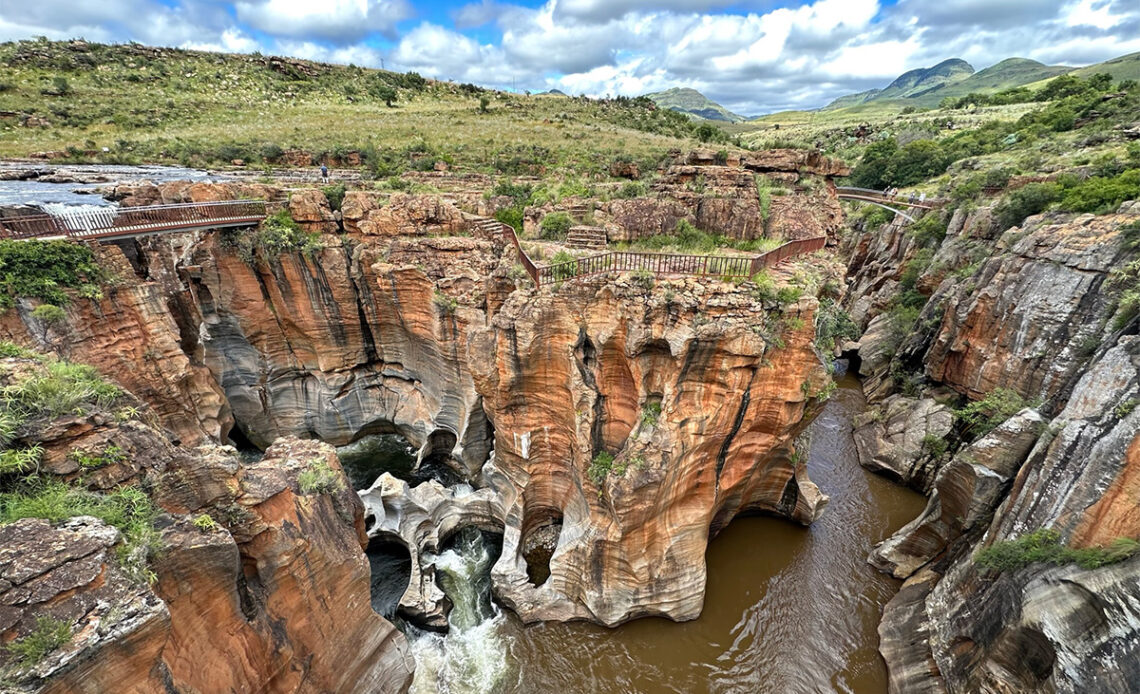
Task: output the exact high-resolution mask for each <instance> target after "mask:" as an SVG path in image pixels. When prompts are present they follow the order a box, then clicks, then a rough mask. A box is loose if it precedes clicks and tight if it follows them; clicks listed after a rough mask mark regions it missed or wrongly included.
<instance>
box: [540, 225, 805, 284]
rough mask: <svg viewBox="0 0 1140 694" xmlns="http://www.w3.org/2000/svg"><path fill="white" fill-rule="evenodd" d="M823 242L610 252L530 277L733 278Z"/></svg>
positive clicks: (544, 268) (546, 279)
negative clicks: (755, 250)
mask: <svg viewBox="0 0 1140 694" xmlns="http://www.w3.org/2000/svg"><path fill="white" fill-rule="evenodd" d="M825 245H827V237H826V236H816V237H813V238H810V239H800V240H798V241H789V242H787V243H785V244H783V245H781V246H779V247H777V248H774V249H772V250H770V251H768V252H767V253H761V254H760V255H757V256H743V255H736V256H729V255H683V254H674V253H650V252H637V251H610V252H607V253H599V254H596V255H591V256H586V257H583V258H576V259H574V260H568V261H565V262H561V263H554V264H553V265H542V266H539V267H538V268H537V270H538V273H537V277H534V276H532V279H535V285H536V286H542V284H543V283H544V282H545V283H549V282H562V281H565V280H571V279H577V278H579V277H590V276H593V275H600V274H603V273H606V272H631V271H632V272H637V271H647V272H651V273H653V274H654V275H655V276H665V275H695V276H698V277H725V278H732V279H735V278H739V277H752V276H753V275H755V274H756V273H757V272H760V270H762V269H764V268H770V267H774V266H775V265H777V264H779V263H781V262H783V261H784V260H787V259H788V258H790V257H792V256H796V255H802V254H805V253H812V252H814V251H818V250H821V249H822V248H823V247H824V246H825ZM524 257H525V254H524ZM528 260H529V258H528ZM524 265H525V263H524Z"/></svg>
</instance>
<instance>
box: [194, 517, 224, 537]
mask: <svg viewBox="0 0 1140 694" xmlns="http://www.w3.org/2000/svg"><path fill="white" fill-rule="evenodd" d="M193 523H194V527H195V528H197V529H199V530H201V531H202V532H204V533H212V532H214V531H216V530H218V529H219V528H221V527H222V526H221V525H219V524H218V521H216V520H214V518H213V517H212V516H211V515H210V514H208V513H203V514H202V515H200V516H195V518H194V521H193Z"/></svg>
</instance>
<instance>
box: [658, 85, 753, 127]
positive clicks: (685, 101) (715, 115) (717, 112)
mask: <svg viewBox="0 0 1140 694" xmlns="http://www.w3.org/2000/svg"><path fill="white" fill-rule="evenodd" d="M645 96H647V97H648V98H649V99H651V100H652V101H653V103H655V104H657V105H658V106H660V107H661V108H669V109H673V110H674V111H680V112H681V113H687V114H689V115H690V116H693V117H694V118H704V119H705V120H718V121H724V122H727V123H740V122H743V121H744V120H746V119H745V118H744V117H743V116H739V115H737V114H735V113H733V112H732V111H729V110H728V109H727V108H725V107H724V106H721V105H720V104H718V103H717V102H715V101H712V100H711V99H709V98H708V97H706V96H705V95H704V94H701V93H700V92H698V91H697V90H696V89H688V88H684V87H674V88H672V89H668V90H666V91H663V92H654V93H653V94H646V95H645Z"/></svg>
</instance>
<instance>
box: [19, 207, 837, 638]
mask: <svg viewBox="0 0 1140 694" xmlns="http://www.w3.org/2000/svg"><path fill="white" fill-rule="evenodd" d="M307 199H308V198H306V197H305V196H301V195H299V194H295V195H293V196H292V198H291V202H290V206H291V208H294V207H298V206H304V205H307V204H308V203H306V202H305V200H307ZM400 200H401V199H400V198H399V197H398V196H394V197H393V199H392V200H389V201H387V202H386V203H385V204H384V205H382V206H379V207H370V206H375V205H376V204H377V203H376V201H375V200H372V199H371V198H370V197H369V196H367V195H365V194H351V195H350V196H348V197H347V198H346V202H345V208H346V211H349V212H350V214H349V215H348V216H347V217H345V219H346V220H347V219H349V218H351V219H353V220H356V221H354V222H353V224H356V227H355V228H356V229H358V230H359V233H357V232H353V233H350V234H347V235H344V236H334V235H328V234H326V235H324V236H322V237H321V239H320V241H321V247H319V248H316V249H315V250H310V251H308V252H306V253H304V254H303V253H280V254H277V253H272V254H271V253H267V252H264V250H258V251H257V252H256V253H255V254H254V255H252V256H245V255H243V251H242V244H241V243H238V242H237V240H236V239H235V238H234V237H233V236H232V233H231V234H212V233H206V234H185V235H166V236H159V237H151V238H147V239H142V240H140V241H139V243H138V245H137V246H136V247H132V248H129V249H127V250H128V251H129V252H130V253H129V255H131V256H132V257H133V260H134V263H133V264H132V265H128V264H127V262H126V260H125V259H124V257H123V256H121V255H120V256H116V254H117V253H118V252H119V251H118V249H116V248H108V249H107V250H106V251H105V252H106V254H107V256H108V258H107V262H108V263H113V264H115V266H116V267H118V268H119V269H120V271H121V273H122V274H123V275H124V276H126V275H127V273H128V272H130V273H132V274H133V276H134V279H133V280H131V281H130V282H127V283H124V284H125V285H129V286H123V287H118V288H116V287H111V288H108V290H107V292H106V297H105V298H104V299H103V300H101V301H99V302H93V301H86V300H79V299H77V300H76V301H75V302H74V303H73V305H72V306H71V308H69V321H68V325H70V326H75V329H70V330H61V331H60V348H61V349H62V350H63V351H65V352H67V353H70V354H71V355H73V356H75V357H76V358H83V359H88V360H90V361H91V362H92V363H95V364H97V365H99V366H101V367H103V368H105V370H106V371H107V372H108V373H111V374H116V375H117V374H118V373H120V372H122V378H123V379H124V382H125V383H129V384H130V386H131V387H132V388H134V389H136V390H138V391H139V392H140V394H141V395H142V396H143V397H144V399H145V400H147V401H148V402H151V403H152V405H153V407H154V409H155V411H156V413H157V414H158V415H159V416H160V417H161V419H162V421H163V423H164V424H165V425H166V426H167V427H169V428H171V429H172V430H174V431H176V432H178V433H179V435H180V436H181V438H183V440H187V441H190V440H205V439H206V438H212V437H216V436H221V437H227V436H228V437H230V438H232V439H234V440H235V441H239V442H241V443H243V444H244V443H245V442H248V443H250V444H253V445H255V446H258V447H261V448H264V447H266V446H268V445H269V444H271V443H272V442H273V441H275V440H277V439H278V438H279V437H282V436H286V435H296V436H301V437H306V438H318V439H320V440H322V441H326V442H328V443H332V444H334V445H339V444H347V443H350V442H352V441H354V440H357V439H359V438H361V437H363V436H366V435H369V434H374V433H390V432H397V433H400V434H402V435H403V436H404V437H405V438H406V439H407V440H408V441H409V442H411V443H412V444H413V445H414V446H415V447H416V448H417V449H418V454H417V457H418V460H419V461H420V462H421V463H424V462H427V461H436V462H442V463H444V464H447V465H450V466H451V467H452V468H454V470H455V471H456V472H457V473H458V474H459V475H460V476H461V477H462V478H463V479H466V480H468V481H470V482H471V483H473V484H474V485H475V486H477V487H480V488H484V489H488V490H490V491H488V492H486V493H487V494H491V495H492V496H493V498H492V499H489V500H488V501H487V504H486V507H485V508H482V509H480V510H479V512H478V513H477V514H475V517H473V518H468V520H466V521H464V522H465V523H466V524H472V525H480V526H481V527H487V528H490V529H494V530H496V531H498V532H502V533H503V534H504V548H503V553H502V556H501V558H500V560H499V562H498V564H497V565H496V566H495V569H494V574H493V578H494V584H495V590H496V593H497V594H498V595H499V597H500V598H501V599H502V600H503V601H504V602H505V603H507V604H508V605H510V606H512V607H513V608H514V609H515V610H516V611H517V612H518V613H519V614H520V615H521V616H522V617H523V618H524V619H572V618H584V619H591V620H593V621H597V622H601V623H606V624H615V623H618V622H621V621H624V620H627V619H632V618H634V617H638V616H642V615H652V614H659V615H667V616H670V617H673V618H675V619H690V618H693V617H695V616H696V615H697V614H698V613H699V611H700V608H701V604H702V601H703V593H704V584H705V573H704V560H703V557H704V551H705V547H706V545H707V542H708V539H709V537H710V536H711V535H712V534H715V533H716V532H717V531H718V530H719V529H720V528H722V527H724V526H725V525H726V524H727V523H728V522H729V521H730V520H731V519H732V518H733V517H734V516H735V515H737V514H739V513H742V512H755V511H763V512H768V513H774V514H777V515H781V516H785V517H787V518H790V519H792V520H795V521H798V522H801V523H808V522H810V521H811V520H812V519H813V518H814V517H815V516H816V515H817V514H818V513H819V511H820V510H821V508H822V505H823V503H824V501H825V499H824V498H823V497H822V495H821V494H820V493H819V492H818V490H817V489H816V487H815V485H814V484H812V483H811V481H810V480H808V479H807V476H806V471H805V469H804V465H803V461H802V460H801V459H800V457H799V456H798V455H796V453H795V451H794V449H793V447H792V440H793V439H794V437H795V435H796V434H797V433H798V431H799V430H800V428H801V427H802V426H804V425H805V423H806V419H805V415H806V414H807V413H808V407H809V406H810V405H811V403H812V402H814V401H815V400H816V398H817V397H818V396H819V395H820V393H822V392H823V391H825V390H826V386H827V384H828V383H829V377H828V376H827V374H826V371H825V370H824V368H823V365H822V364H821V362H820V360H819V358H818V357H817V355H816V354H815V351H814V348H813V345H812V341H813V338H814V334H815V331H814V320H815V311H816V307H817V302H816V300H815V299H814V298H813V297H811V296H805V297H804V298H803V299H800V300H798V301H795V302H792V303H789V304H786V305H783V306H779V305H777V304H775V303H772V302H771V300H768V301H769V303H767V304H765V303H764V301H761V300H758V299H756V298H754V296H753V294H752V292H751V285H750V284H748V283H746V284H745V285H743V286H734V285H732V284H729V283H720V282H712V283H709V282H698V281H694V280H675V281H669V282H663V283H661V284H659V285H658V286H656V287H654V288H653V289H652V290H650V289H648V288H647V287H645V286H643V285H642V284H641V283H640V282H632V281H630V280H629V279H628V278H626V279H625V280H619V281H609V280H595V281H592V282H587V283H567V284H566V286H564V287H561V288H559V287H544V288H543V289H542V291H535V290H534V289H533V288H532V287H528V286H522V284H521V283H519V284H516V281H514V280H512V279H510V278H509V276H508V275H509V270H510V268H511V266H512V265H513V264H514V262H515V260H514V257H513V255H512V254H511V251H510V250H509V249H508V248H505V247H504V246H503V245H502V243H501V242H491V241H488V240H482V239H477V238H471V237H466V236H447V235H444V236H440V235H424V234H423V233H422V232H423V228H422V227H424V225H427V226H428V227H429V228H428V229H427V231H432V232H434V233H437V234H439V233H443V234H447V233H450V232H452V230H453V229H454V225H455V224H456V223H457V222H456V221H455V217H454V216H453V214H452V213H451V212H450V210H451V209H453V208H451V207H449V205H448V204H447V203H443V202H440V204H439V206H437V207H435V208H428V209H427V212H426V213H425V212H424V210H425V208H424V207H423V206H421V205H406V204H403V203H401V202H400ZM405 200H406V199H405ZM320 207H321V205H320V204H319V201H317V203H316V208H320ZM357 208H359V209H357ZM353 210H356V211H353ZM433 210H434V211H433ZM401 220H403V221H401ZM432 220H437V221H438V224H437V221H432ZM324 222H325V220H324V217H323V213H319V212H317V213H314V214H313V216H312V219H311V220H305V221H304V223H306V224H311V225H318V226H319V225H320V224H323V223H324ZM409 224H410V225H411V227H412V228H414V229H415V230H416V232H417V233H416V235H415V236H410V235H408V234H407V233H405V232H406V231H407V229H406V228H405V225H409ZM369 225H373V226H372V227H370V226H369ZM345 226H346V227H349V223H348V222H347V221H346V222H345ZM314 228H315V227H314ZM349 228H351V227H349ZM805 262H808V265H805V266H804V268H803V270H804V271H802V272H797V273H790V272H789V273H788V274H787V275H782V277H783V278H784V279H783V280H781V281H789V280H790V279H792V277H793V274H794V275H795V277H806V276H809V275H811V274H812V272H815V273H816V274H818V272H819V271H820V270H819V269H814V270H812V272H807V270H811V268H810V262H811V261H805ZM822 271H823V272H824V273H827V272H831V271H833V268H822ZM797 281H799V280H797ZM819 284H822V282H821V283H818V284H816V286H817V287H818V286H819ZM112 310H114V311H116V312H117V314H116V315H120V316H122V318H121V319H116V321H117V322H116V323H115V324H114V326H113V332H115V333H116V334H123V335H137V336H138V337H135V338H132V341H131V347H130V348H131V349H134V350H137V351H138V352H139V353H140V356H142V357H143V363H147V362H146V359H145V357H146V352H147V350H148V349H149V350H153V349H156V348H155V347H152V346H151V344H150V343H151V342H152V338H151V337H149V336H148V335H147V334H146V331H147V330H151V331H154V332H155V334H157V335H160V336H161V339H162V340H164V342H163V343H160V344H164V345H166V346H168V347H169V349H171V350H174V351H177V352H178V353H177V354H173V355H172V357H173V358H172V359H170V360H165V359H160V358H157V356H156V358H155V359H153V360H152V362H153V367H150V368H145V369H138V368H135V369H133V370H129V369H128V368H126V362H125V361H123V362H120V361H118V360H119V359H124V360H126V359H129V355H128V356H127V357H120V356H119V355H118V354H115V351H116V350H115V349H112V348H110V347H109V346H108V345H107V344H106V343H102V342H100V341H99V338H98V336H97V335H92V334H88V332H86V330H85V329H84V328H83V327H81V326H83V325H86V324H92V325H94V324H98V323H99V322H100V319H99V313H100V312H103V311H106V312H110V311H112ZM132 320H133V321H134V323H133V324H128V323H130V321H132ZM4 326H5V329H6V331H7V334H8V335H10V336H11V337H12V338H13V339H17V340H19V341H22V342H29V341H33V340H34V334H32V333H33V331H32V329H31V328H32V327H33V326H34V324H33V322H32V321H30V319H29V318H28V316H27V313H26V311H25V312H23V313H20V314H17V313H15V312H12V313H11V315H9V316H7V317H6V322H5V323H4ZM156 326H157V328H156ZM159 328H160V329H159ZM107 332H108V333H111V332H112V327H111V326H108V328H107ZM128 371H129V373H128ZM184 374H191V375H192V376H191V375H184ZM205 375H208V378H205V380H204V381H203V382H202V384H201V385H200V386H197V387H192V384H193V383H194V382H195V381H194V379H195V378H202V377H203V376H205ZM171 383H178V384H185V386H184V387H183V388H182V389H179V388H175V387H171V385H170V384H171ZM492 451H493V453H492ZM607 459H608V460H607ZM412 501H413V500H408V501H402V502H400V503H399V504H397V503H396V502H395V501H394V500H393V499H392V498H391V495H390V494H389V495H388V498H387V499H385V498H384V495H382V494H377V495H375V497H374V500H373V501H372V502H370V504H371V505H370V510H371V512H372V516H373V521H372V522H371V523H370V525H369V529H370V530H371V531H372V532H373V533H374V534H379V533H381V532H390V531H391V530H390V529H389V530H384V520H383V519H384V518H385V514H386V513H393V512H395V510H394V509H395V508H396V507H397V506H399V507H405V508H411V507H412V506H413V505H419V502H416V504H413V503H412ZM377 504H380V505H382V506H383V509H381V508H380V507H379V506H378V505H377ZM424 504H425V505H427V506H431V504H428V503H427V502H424ZM426 512H428V513H429V514H430V513H437V514H438V513H443V511H438V512H436V511H432V510H431V509H430V508H429V509H427V510H426ZM457 522H458V521H457ZM444 539H446V537H445V535H444V536H440V535H439V533H438V532H437V533H436V534H435V535H433V536H431V537H428V536H425V535H422V534H421V535H420V536H418V537H416V538H414V539H411V540H409V539H408V538H407V537H405V538H404V541H405V542H407V543H408V544H409V545H410V549H411V550H412V551H413V552H414V555H415V556H423V557H430V555H431V552H432V551H434V550H435V549H437V548H438V543H439V541H441V540H444ZM540 545H541V546H543V547H545V548H546V549H545V551H546V554H547V555H548V556H547V557H541V555H542V554H543V552H542V551H539V550H538V549H537V548H538V547H539V546H540ZM425 561H427V562H430V561H431V559H430V558H429V559H426V560H425ZM416 571H419V572H420V573H422V574H423V575H425V576H428V577H429V579H430V573H431V566H430V563H428V564H425V565H424V566H419V567H417V569H416ZM421 592H422V593H424V594H430V593H431V590H430V586H426V585H425V586H424V587H423V590H422V591H421ZM406 597H407V599H406V600H405V601H404V612H405V613H406V614H410V615H414V616H422V617H423V618H424V619H425V620H427V621H431V620H432V619H435V620H437V621H438V618H439V614H440V613H439V610H440V609H441V608H440V606H439V605H438V604H436V603H433V602H432V601H430V600H425V598H423V596H420V595H416V594H415V593H414V591H413V592H410V593H409V595H408V596H406ZM429 597H430V596H429Z"/></svg>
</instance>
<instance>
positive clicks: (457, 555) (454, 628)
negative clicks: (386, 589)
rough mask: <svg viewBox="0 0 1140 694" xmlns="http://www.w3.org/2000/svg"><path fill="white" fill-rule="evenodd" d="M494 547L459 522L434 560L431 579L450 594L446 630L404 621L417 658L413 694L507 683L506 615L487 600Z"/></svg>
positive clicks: (452, 693) (499, 687)
mask: <svg viewBox="0 0 1140 694" xmlns="http://www.w3.org/2000/svg"><path fill="white" fill-rule="evenodd" d="M498 550H499V547H498V546H496V545H495V544H494V543H493V542H490V541H488V539H487V537H486V536H485V535H484V534H483V533H481V532H480V531H478V530H476V529H475V528H464V529H463V530H461V531H460V532H459V534H458V535H457V536H456V539H455V541H454V543H453V546H452V547H451V548H450V549H448V550H446V551H445V552H443V553H442V554H440V555H439V557H437V558H436V561H435V571H436V580H437V581H439V584H440V588H442V589H443V592H444V593H445V594H446V595H447V597H448V599H449V600H451V604H452V608H451V612H450V613H448V615H447V623H448V626H449V627H450V631H449V632H448V634H447V636H444V635H442V634H433V633H428V632H421V631H418V630H416V629H415V628H414V627H409V637H410V639H411V644H412V654H413V655H414V656H415V659H416V677H415V681H414V682H413V683H412V692H413V694H435V693H436V692H439V693H440V694H460V693H462V692H500V691H504V689H505V688H506V687H508V686H510V682H509V676H510V675H511V671H512V670H513V669H514V666H513V665H512V663H511V662H510V661H509V659H508V653H507V646H508V643H509V639H510V638H512V636H511V635H510V634H508V630H509V629H511V627H510V626H509V624H508V622H507V618H506V615H504V614H503V612H502V610H500V609H499V608H498V606H497V605H495V604H494V603H493V602H492V601H491V580H490V573H491V565H492V564H494V563H495V560H496V559H497V558H498V556H499V551H498Z"/></svg>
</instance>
